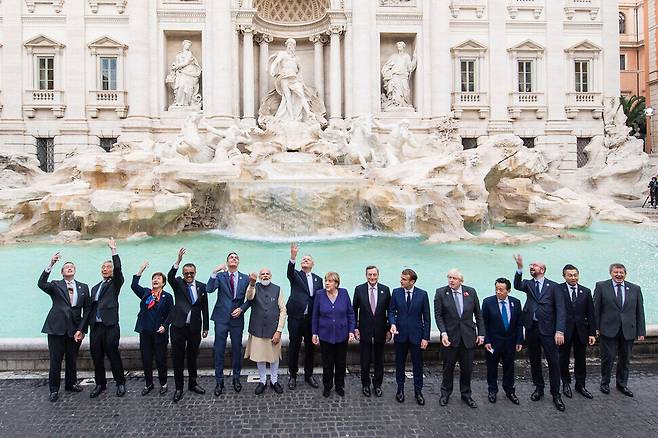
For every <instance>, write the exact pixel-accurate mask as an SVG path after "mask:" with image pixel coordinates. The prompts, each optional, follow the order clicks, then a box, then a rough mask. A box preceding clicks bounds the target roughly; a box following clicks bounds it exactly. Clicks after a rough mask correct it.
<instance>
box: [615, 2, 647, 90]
mask: <svg viewBox="0 0 658 438" xmlns="http://www.w3.org/2000/svg"><path fill="white" fill-rule="evenodd" d="M644 49H645V47H644V0H619V71H620V75H621V77H620V82H621V90H620V91H621V94H622V95H623V96H634V95H637V96H646V95H647V78H646V65H647V60H646V58H645V50H644Z"/></svg>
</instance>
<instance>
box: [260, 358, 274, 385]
mask: <svg viewBox="0 0 658 438" xmlns="http://www.w3.org/2000/svg"><path fill="white" fill-rule="evenodd" d="M267 363H268V362H256V367H257V368H258V377H260V383H262V384H263V385H265V384H266V383H267ZM278 381H279V361H278V360H277V361H276V362H270V382H272V384H275V383H276V382H278Z"/></svg>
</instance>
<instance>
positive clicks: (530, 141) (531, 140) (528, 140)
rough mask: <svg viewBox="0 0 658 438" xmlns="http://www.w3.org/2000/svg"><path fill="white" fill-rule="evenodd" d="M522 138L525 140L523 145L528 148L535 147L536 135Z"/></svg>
mask: <svg viewBox="0 0 658 438" xmlns="http://www.w3.org/2000/svg"><path fill="white" fill-rule="evenodd" d="M521 140H523V146H525V147H527V148H528V149H532V148H534V147H535V137H521Z"/></svg>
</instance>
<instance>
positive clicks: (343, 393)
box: [336, 387, 345, 397]
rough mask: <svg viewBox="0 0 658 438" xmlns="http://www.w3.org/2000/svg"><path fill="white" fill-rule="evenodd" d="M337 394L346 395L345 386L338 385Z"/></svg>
mask: <svg viewBox="0 0 658 438" xmlns="http://www.w3.org/2000/svg"><path fill="white" fill-rule="evenodd" d="M336 394H338V395H339V396H341V397H345V390H344V389H343V388H339V387H336Z"/></svg>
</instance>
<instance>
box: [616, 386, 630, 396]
mask: <svg viewBox="0 0 658 438" xmlns="http://www.w3.org/2000/svg"><path fill="white" fill-rule="evenodd" d="M617 391H619V392H621V393H622V394H624V395H625V396H626V397H633V392H632V391H631V390H630V389H628V386H622V385H617Z"/></svg>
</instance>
